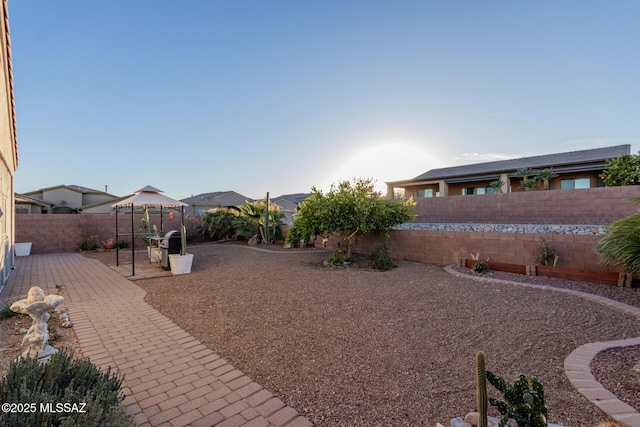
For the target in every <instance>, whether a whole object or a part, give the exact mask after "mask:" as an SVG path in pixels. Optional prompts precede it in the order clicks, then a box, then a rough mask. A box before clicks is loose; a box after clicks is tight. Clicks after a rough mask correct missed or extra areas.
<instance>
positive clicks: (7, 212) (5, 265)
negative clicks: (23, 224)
mask: <svg viewBox="0 0 640 427" xmlns="http://www.w3.org/2000/svg"><path fill="white" fill-rule="evenodd" d="M1 9H2V10H1V11H0V15H1V16H0V26H1V28H0V72H1V74H2V78H0V98H1V99H2V102H0V160H1V162H0V196H2V197H1V198H0V211H1V212H0V238H2V244H0V287H1V286H2V285H4V283H5V282H6V281H7V279H8V278H9V273H10V272H11V267H12V265H13V246H14V244H15V201H14V173H15V171H16V169H17V168H18V139H17V136H16V112H15V99H14V94H13V75H12V67H11V39H10V36H9V25H8V22H9V20H8V17H9V13H8V10H7V0H2V8H1Z"/></svg>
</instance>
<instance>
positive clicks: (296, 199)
mask: <svg viewBox="0 0 640 427" xmlns="http://www.w3.org/2000/svg"><path fill="white" fill-rule="evenodd" d="M310 195H311V193H295V194H284V195H282V196H278V197H274V198H273V199H271V200H272V201H273V202H277V201H279V200H286V201H288V202H291V203H293V204H296V205H297V204H298V203H302V202H304V201H305V200H306V199H307V197H309V196H310Z"/></svg>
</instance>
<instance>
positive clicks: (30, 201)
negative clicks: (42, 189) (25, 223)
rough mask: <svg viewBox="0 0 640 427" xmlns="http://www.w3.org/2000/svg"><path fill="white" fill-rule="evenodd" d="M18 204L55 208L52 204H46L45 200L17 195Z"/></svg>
mask: <svg viewBox="0 0 640 427" xmlns="http://www.w3.org/2000/svg"><path fill="white" fill-rule="evenodd" d="M15 200H16V203H20V204H30V205H40V206H47V207H51V206H53V204H52V203H49V202H45V201H44V200H40V199H36V198H34V197H29V196H25V195H24V194H18V193H15Z"/></svg>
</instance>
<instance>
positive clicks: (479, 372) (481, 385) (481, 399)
mask: <svg viewBox="0 0 640 427" xmlns="http://www.w3.org/2000/svg"><path fill="white" fill-rule="evenodd" d="M476 377H477V381H478V415H479V417H478V427H487V406H488V398H487V369H486V367H485V360H484V353H483V352H481V351H479V352H477V353H476Z"/></svg>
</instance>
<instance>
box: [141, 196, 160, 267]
mask: <svg viewBox="0 0 640 427" xmlns="http://www.w3.org/2000/svg"><path fill="white" fill-rule="evenodd" d="M138 230H139V231H140V236H141V237H142V240H143V241H144V243H145V244H146V245H147V254H148V255H149V259H150V260H151V261H155V262H158V261H160V248H159V247H158V240H156V239H153V237H159V234H158V230H157V228H156V226H155V225H153V226H151V225H150V224H149V209H148V208H147V207H146V206H145V208H144V216H143V217H142V218H141V219H140V224H139V225H138Z"/></svg>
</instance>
